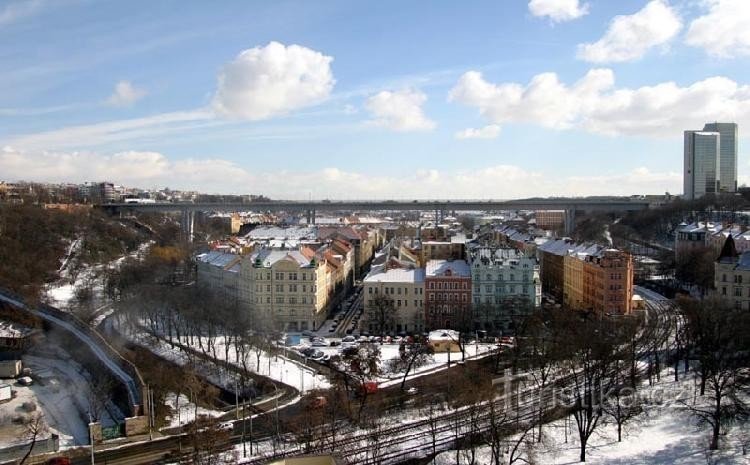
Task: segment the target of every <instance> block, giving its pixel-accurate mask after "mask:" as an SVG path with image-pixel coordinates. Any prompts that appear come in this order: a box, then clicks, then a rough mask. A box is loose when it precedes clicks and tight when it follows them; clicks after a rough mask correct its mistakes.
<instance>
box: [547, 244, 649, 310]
mask: <svg viewBox="0 0 750 465" xmlns="http://www.w3.org/2000/svg"><path fill="white" fill-rule="evenodd" d="M538 252H539V260H540V262H541V276H542V289H543V290H544V291H545V292H549V293H550V294H551V295H552V296H553V297H554V298H555V299H556V300H557V301H558V302H562V303H563V305H565V306H566V307H568V308H571V309H574V310H592V311H596V312H601V313H609V314H621V315H622V314H628V313H630V312H631V310H632V305H633V303H632V299H633V274H634V266H633V257H632V256H631V255H630V254H629V253H627V252H623V251H620V250H616V249H606V248H603V247H600V246H597V245H587V244H575V243H572V242H571V241H568V240H558V241H550V242H547V243H545V244H543V245H542V246H540V247H539V249H538Z"/></svg>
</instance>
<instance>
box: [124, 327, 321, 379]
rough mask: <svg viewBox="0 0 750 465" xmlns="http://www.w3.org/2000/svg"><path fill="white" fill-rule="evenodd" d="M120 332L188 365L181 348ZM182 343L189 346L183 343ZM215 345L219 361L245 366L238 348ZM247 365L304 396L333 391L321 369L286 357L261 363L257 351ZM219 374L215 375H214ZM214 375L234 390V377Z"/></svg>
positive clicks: (220, 341) (222, 341)
mask: <svg viewBox="0 0 750 465" xmlns="http://www.w3.org/2000/svg"><path fill="white" fill-rule="evenodd" d="M120 331H121V332H122V333H123V334H126V335H128V337H130V338H134V339H135V340H136V341H137V342H138V343H139V344H141V345H145V346H146V347H151V348H152V349H153V351H154V352H155V353H157V354H158V355H160V356H163V357H165V358H167V359H169V360H173V361H175V362H177V363H180V364H182V365H184V364H186V363H187V362H188V357H187V356H186V355H185V353H184V352H183V351H182V350H181V349H180V348H179V346H175V347H172V346H171V345H170V344H169V343H168V342H166V341H165V340H164V339H162V338H159V339H158V340H157V339H156V338H154V337H153V336H151V337H148V336H145V335H144V334H143V333H140V334H137V333H134V332H133V331H131V330H127V329H126V327H125V325H121V327H120ZM207 341H208V339H207V338H205V337H204V338H202V340H201V342H202V344H203V347H206V346H207ZM182 343H183V344H184V343H185V340H184V339H183V341H182ZM214 345H215V347H216V355H217V357H218V358H219V359H221V360H224V359H225V355H228V357H226V360H227V361H228V362H229V363H231V364H233V365H236V366H238V367H241V366H242V362H241V361H240V360H238V358H237V353H236V352H235V350H234V346H233V345H232V344H230V347H229V351H228V352H226V351H225V348H226V345H227V343H226V338H225V337H223V336H218V337H216V338H214ZM191 347H192V348H193V349H194V350H200V346H199V344H198V339H197V338H195V340H194V343H193V345H192V346H191ZM246 364H247V366H248V369H249V370H250V371H252V372H254V373H257V374H259V375H262V376H267V377H269V378H271V379H273V380H275V381H279V382H282V383H284V384H287V385H289V386H292V387H294V388H295V389H297V390H298V391H300V392H307V391H309V390H311V389H325V388H328V387H330V384H329V382H328V379H327V378H326V377H325V376H324V375H322V374H320V373H319V372H318V371H317V369H316V368H315V367H313V366H308V365H306V364H303V363H299V362H297V361H295V360H292V359H289V358H287V357H285V356H284V355H283V354H279V355H273V354H269V353H268V352H266V351H261V353H260V363H258V359H257V358H256V354H255V351H254V350H253V351H250V353H248V354H247V356H246ZM214 371H215V372H214ZM205 374H206V375H211V376H212V377H211V379H212V380H213V381H214V382H217V383H218V384H219V385H221V386H226V387H228V388H229V389H233V388H234V383H235V380H234V377H228V376H227V374H226V373H225V372H224V371H223V370H221V369H220V367H216V368H215V370H212V371H209V372H207V373H205Z"/></svg>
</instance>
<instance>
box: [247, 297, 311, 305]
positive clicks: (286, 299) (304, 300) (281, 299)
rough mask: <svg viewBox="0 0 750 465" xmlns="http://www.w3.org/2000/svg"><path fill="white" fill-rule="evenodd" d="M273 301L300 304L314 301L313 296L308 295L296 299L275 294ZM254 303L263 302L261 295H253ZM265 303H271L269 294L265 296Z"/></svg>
mask: <svg viewBox="0 0 750 465" xmlns="http://www.w3.org/2000/svg"><path fill="white" fill-rule="evenodd" d="M298 300H299V301H298ZM275 302H276V303H277V304H285V303H288V304H291V305H297V304H298V303H300V304H307V303H311V304H314V303H315V297H309V298H308V297H302V298H301V299H297V298H296V297H281V296H277V297H276V299H275ZM255 303H256V304H260V303H263V298H262V297H255ZM266 303H267V304H270V303H271V296H270V295H269V296H266Z"/></svg>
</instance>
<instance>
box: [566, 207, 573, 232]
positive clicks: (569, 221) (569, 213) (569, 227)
mask: <svg viewBox="0 0 750 465" xmlns="http://www.w3.org/2000/svg"><path fill="white" fill-rule="evenodd" d="M575 229H576V209H575V207H573V208H567V209H565V235H566V236H569V235H571V234H573V231H575Z"/></svg>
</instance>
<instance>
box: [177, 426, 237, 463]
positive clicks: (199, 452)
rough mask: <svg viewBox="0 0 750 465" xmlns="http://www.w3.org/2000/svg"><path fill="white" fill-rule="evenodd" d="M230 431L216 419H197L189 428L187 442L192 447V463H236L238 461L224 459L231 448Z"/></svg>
mask: <svg viewBox="0 0 750 465" xmlns="http://www.w3.org/2000/svg"><path fill="white" fill-rule="evenodd" d="M229 437H230V434H229V432H228V431H226V430H225V429H223V428H222V427H221V425H220V424H219V422H218V421H217V420H216V419H214V418H209V417H199V418H196V420H195V421H194V422H192V423H191V424H190V425H188V427H187V440H188V444H189V447H190V450H191V452H190V463H191V464H194V465H223V464H227V465H228V464H230V463H236V460H232V459H231V458H227V457H222V452H224V451H226V450H227V449H228V448H229V445H230V444H229Z"/></svg>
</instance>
